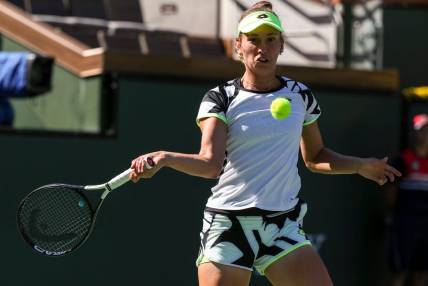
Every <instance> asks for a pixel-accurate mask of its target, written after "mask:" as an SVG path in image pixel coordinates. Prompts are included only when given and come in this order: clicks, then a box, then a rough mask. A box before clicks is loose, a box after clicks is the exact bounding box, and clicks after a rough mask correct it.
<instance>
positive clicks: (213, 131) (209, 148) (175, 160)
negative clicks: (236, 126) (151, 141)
mask: <svg viewBox="0 0 428 286" xmlns="http://www.w3.org/2000/svg"><path fill="white" fill-rule="evenodd" d="M200 128H201V132H202V136H201V147H200V151H199V153H198V154H184V153H177V152H168V151H157V152H152V153H148V154H144V155H141V156H139V157H138V158H136V159H134V160H133V161H132V163H131V168H132V169H133V172H132V173H131V175H130V178H131V180H132V181H134V182H137V181H138V180H139V179H141V178H150V177H152V176H153V175H154V174H156V172H157V171H159V170H160V169H161V168H163V167H169V168H172V169H175V170H177V171H180V172H183V173H186V174H189V175H193V176H198V177H204V178H217V177H218V176H219V175H220V172H221V170H222V168H223V162H224V156H225V150H226V139H227V127H226V124H225V123H224V122H223V121H221V120H219V119H217V118H215V117H208V118H205V119H202V120H201V121H200ZM147 157H151V158H152V159H153V161H154V163H155V166H154V167H153V168H151V169H147V168H146V167H145V166H144V165H145V164H144V162H145V158H147Z"/></svg>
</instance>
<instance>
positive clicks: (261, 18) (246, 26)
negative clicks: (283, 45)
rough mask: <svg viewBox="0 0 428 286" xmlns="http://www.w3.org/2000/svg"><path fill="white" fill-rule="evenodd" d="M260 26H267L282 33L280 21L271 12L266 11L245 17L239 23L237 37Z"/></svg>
mask: <svg viewBox="0 0 428 286" xmlns="http://www.w3.org/2000/svg"><path fill="white" fill-rule="evenodd" d="M261 25H268V26H271V27H273V28H275V29H276V30H278V31H280V32H284V29H282V26H281V21H280V20H279V19H278V17H277V16H276V15H275V14H273V13H272V12H268V11H257V12H254V13H251V14H249V15H247V16H246V17H245V18H244V19H242V20H241V22H239V25H238V35H239V34H240V33H244V34H245V33H249V32H251V31H253V30H255V29H257V28H258V27H260V26H261Z"/></svg>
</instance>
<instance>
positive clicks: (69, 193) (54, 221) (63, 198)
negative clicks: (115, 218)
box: [17, 184, 94, 256]
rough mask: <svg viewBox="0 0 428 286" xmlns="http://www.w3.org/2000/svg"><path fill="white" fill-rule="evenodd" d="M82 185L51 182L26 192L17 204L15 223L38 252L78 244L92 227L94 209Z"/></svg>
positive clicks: (68, 249) (65, 249)
mask: <svg viewBox="0 0 428 286" xmlns="http://www.w3.org/2000/svg"><path fill="white" fill-rule="evenodd" d="M83 188H84V186H73V185H67V184H51V185H46V186H42V187H40V188H38V189H35V190H34V191H32V192H31V193H29V194H28V195H27V196H26V197H25V198H24V199H23V200H22V201H21V203H20V204H19V207H18V212H17V225H18V229H19V231H20V233H21V234H22V237H23V238H24V240H25V241H26V242H27V243H28V244H29V245H30V246H31V247H32V248H33V249H34V250H36V251H37V252H38V253H40V254H43V255H47V256H62V255H65V254H67V253H70V252H72V251H73V250H76V249H77V248H79V247H80V246H81V245H82V244H83V243H84V242H85V240H86V238H87V237H88V235H89V233H90V232H91V230H92V225H93V219H94V209H93V208H92V206H91V204H90V202H89V200H88V198H87V197H86V196H85V195H84V194H83V192H82V190H83Z"/></svg>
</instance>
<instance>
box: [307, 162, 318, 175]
mask: <svg viewBox="0 0 428 286" xmlns="http://www.w3.org/2000/svg"><path fill="white" fill-rule="evenodd" d="M305 165H306V169H308V170H309V171H311V172H314V173H315V172H316V170H317V169H316V168H315V164H314V163H313V162H305Z"/></svg>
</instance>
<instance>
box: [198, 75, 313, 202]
mask: <svg viewBox="0 0 428 286" xmlns="http://www.w3.org/2000/svg"><path fill="white" fill-rule="evenodd" d="M278 79H279V80H280V81H281V82H282V85H281V86H280V87H279V88H278V89H276V90H272V91H267V92H256V91H251V90H247V89H245V88H243V87H242V86H241V83H240V79H235V80H231V81H228V82H227V83H225V84H224V85H220V86H218V87H216V88H214V89H212V90H210V91H209V92H207V93H206V94H205V96H204V98H203V100H202V103H201V105H200V108H199V113H198V117H197V120H198V121H199V120H201V119H203V118H207V117H216V118H218V119H220V120H222V121H223V122H224V123H225V124H226V125H227V132H228V137H227V142H226V153H227V158H226V163H225V166H224V168H223V172H222V174H221V176H220V178H219V181H218V183H217V185H216V186H214V187H213V188H212V193H213V194H212V196H211V197H210V198H209V200H208V203H207V206H208V207H212V208H217V209H227V210H238V209H245V208H251V207H257V208H260V209H265V210H287V209H290V208H291V207H293V206H294V205H295V204H296V203H297V195H298V193H299V190H300V177H299V174H298V170H297V161H298V154H299V143H300V139H301V135H302V130H303V126H305V125H309V124H311V123H313V122H314V121H316V120H317V119H318V117H319V116H320V114H321V109H320V107H319V105H318V103H317V100H316V99H315V97H314V95H313V94H312V92H311V90H310V89H308V88H307V87H306V86H305V85H304V84H302V83H300V82H297V81H294V80H291V79H289V78H286V77H278ZM278 97H285V98H287V99H288V100H289V101H290V102H291V106H292V108H291V109H292V110H291V113H290V115H289V116H288V117H287V118H286V119H284V120H276V119H274V118H273V117H272V115H271V113H270V105H271V103H272V101H273V100H274V99H276V98H278Z"/></svg>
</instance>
